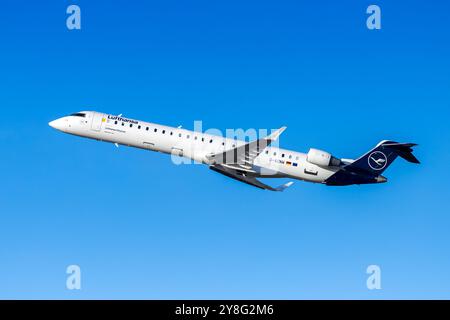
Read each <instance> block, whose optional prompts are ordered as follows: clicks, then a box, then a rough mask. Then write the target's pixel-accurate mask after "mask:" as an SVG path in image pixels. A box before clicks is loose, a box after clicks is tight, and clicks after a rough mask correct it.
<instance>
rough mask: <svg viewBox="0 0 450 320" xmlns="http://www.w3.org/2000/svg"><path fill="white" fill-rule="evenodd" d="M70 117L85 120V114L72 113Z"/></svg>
mask: <svg viewBox="0 0 450 320" xmlns="http://www.w3.org/2000/svg"><path fill="white" fill-rule="evenodd" d="M71 116H72V117H81V118H86V113H80V112H77V113H72V114H71Z"/></svg>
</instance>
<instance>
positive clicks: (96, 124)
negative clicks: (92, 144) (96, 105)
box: [91, 112, 105, 131]
mask: <svg viewBox="0 0 450 320" xmlns="http://www.w3.org/2000/svg"><path fill="white" fill-rule="evenodd" d="M104 119H105V118H104V116H103V113H98V112H95V113H94V114H93V116H92V123H91V130H93V131H100V130H101V129H102V123H103V121H104Z"/></svg>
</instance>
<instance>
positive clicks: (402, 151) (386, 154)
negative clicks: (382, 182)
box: [347, 140, 420, 175]
mask: <svg viewBox="0 0 450 320" xmlns="http://www.w3.org/2000/svg"><path fill="white" fill-rule="evenodd" d="M415 146H417V144H415V143H398V142H395V141H388V140H384V141H381V142H380V143H379V144H377V146H376V147H375V148H374V149H372V150H370V151H369V152H367V153H366V154H364V155H363V156H362V157H360V158H359V159H357V160H355V161H354V162H353V163H351V164H349V165H348V166H347V168H348V169H355V170H357V171H359V170H362V171H365V172H370V173H373V174H376V175H380V174H381V173H383V171H384V170H386V169H387V167H389V166H390V165H391V163H392V162H394V160H395V159H396V158H397V157H398V156H400V157H402V158H403V159H405V160H406V161H409V162H412V163H420V162H419V160H417V158H416V157H415V156H414V155H413V154H412V152H413V149H412V148H413V147H415Z"/></svg>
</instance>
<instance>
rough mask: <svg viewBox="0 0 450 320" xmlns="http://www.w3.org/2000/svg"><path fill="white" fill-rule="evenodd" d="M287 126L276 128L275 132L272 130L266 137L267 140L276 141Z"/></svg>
mask: <svg viewBox="0 0 450 320" xmlns="http://www.w3.org/2000/svg"><path fill="white" fill-rule="evenodd" d="M286 128H287V127H281V128H280V129H278V130H276V131H275V132H272V133H271V134H270V135H268V136H267V137H266V139H267V140H271V141H275V140H277V139H278V137H279V136H280V135H281V134H282V133H283V131H284V130H286Z"/></svg>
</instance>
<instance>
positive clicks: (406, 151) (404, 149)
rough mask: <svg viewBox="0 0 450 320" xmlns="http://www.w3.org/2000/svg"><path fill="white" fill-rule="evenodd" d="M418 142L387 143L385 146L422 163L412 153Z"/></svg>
mask: <svg viewBox="0 0 450 320" xmlns="http://www.w3.org/2000/svg"><path fill="white" fill-rule="evenodd" d="M415 146H417V144H416V143H394V142H393V143H385V144H384V147H385V148H388V149H392V150H395V151H396V152H397V153H398V155H399V156H400V157H402V158H403V159H405V160H406V161H409V162H412V163H420V161H419V160H418V159H417V158H416V157H415V156H414V155H413V154H412V152H413V149H412V148H413V147H415Z"/></svg>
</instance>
